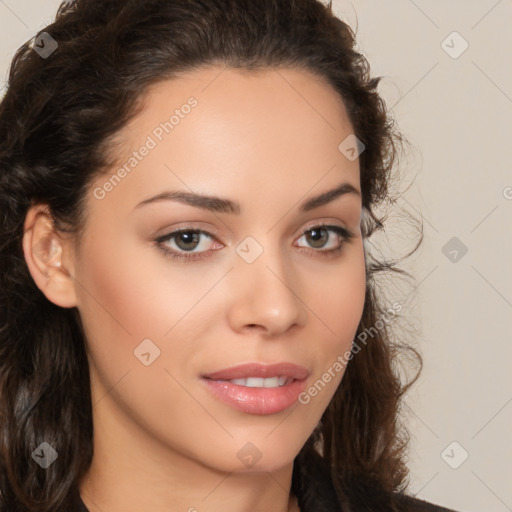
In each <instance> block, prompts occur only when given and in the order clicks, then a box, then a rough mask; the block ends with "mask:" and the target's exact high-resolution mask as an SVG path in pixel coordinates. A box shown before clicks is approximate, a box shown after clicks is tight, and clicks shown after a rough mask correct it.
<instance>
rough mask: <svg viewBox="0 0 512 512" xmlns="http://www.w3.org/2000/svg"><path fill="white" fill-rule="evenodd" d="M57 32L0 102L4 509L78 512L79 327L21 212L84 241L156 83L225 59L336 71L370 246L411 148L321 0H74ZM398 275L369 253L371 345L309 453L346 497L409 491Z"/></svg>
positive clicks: (83, 412)
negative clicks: (395, 325) (387, 295)
mask: <svg viewBox="0 0 512 512" xmlns="http://www.w3.org/2000/svg"><path fill="white" fill-rule="evenodd" d="M45 33H46V34H45V35H40V36H39V38H38V39H37V40H38V41H40V40H41V39H40V38H41V37H45V38H46V39H45V41H46V42H47V43H50V44H49V45H47V46H46V48H47V49H51V44H54V43H52V41H51V39H53V40H54V41H55V42H56V44H57V45H58V46H57V47H56V48H54V50H53V52H52V53H51V54H47V55H42V54H41V53H40V52H38V51H36V49H37V47H36V46H34V44H33V43H34V41H28V42H27V43H25V44H24V45H23V46H22V47H21V48H20V49H19V50H18V51H17V52H16V54H15V56H14V59H13V61H12V65H11V68H10V74H9V80H8V88H7V90H6V93H5V97H4V98H3V100H2V101H1V104H0V212H1V217H2V222H1V224H0V226H1V227H0V493H1V498H0V511H9V512H14V511H20V512H21V511H30V512H32V511H36V510H37V511H42V512H47V511H52V512H55V511H57V512H60V511H65V510H67V509H68V508H69V507H70V504H71V503H73V499H74V498H76V495H77V494H76V493H77V484H78V482H79V480H80V478H81V477H82V476H83V475H84V474H85V472H86V471H87V469H88V467H89V465H90V463H91V460H92V456H93V447H92V432H93V430H92V429H93V425H92V405H91V395H90V380H89V368H88V362H87V357H86V352H85V339H84V336H83V331H82V328H81V324H80V317H79V314H78V311H77V309H76V308H69V309H65V308H60V307H58V306H56V305H54V304H53V303H51V302H50V301H48V300H47V299H46V297H45V296H44V295H43V294H42V292H41V291H40V290H39V289H38V287H37V286H36V285H35V283H34V281H33V279H32V277H31V275H30V273H29V271H28V267H27V265H26V262H25V260H24V256H23V252H22V243H21V241H22V237H23V224H24V218H25V215H26V213H27V211H28V208H29V207H30V206H31V205H32V204H36V203H44V204H47V205H48V207H49V210H50V212H51V214H52V217H53V219H54V222H55V226H56V227H57V228H58V229H61V230H63V231H67V232H70V233H75V234H77V236H78V235H79V234H80V232H81V228H83V226H84V219H85V217H84V215H85V208H84V205H85V197H86V194H87V192H88V190H89V185H90V183H91V182H92V180H93V179H94V178H95V177H96V176H97V175H98V174H99V173H102V172H104V171H105V169H108V166H109V163H110V162H109V160H108V148H109V141H111V140H113V137H114V136H115V135H116V133H117V132H119V130H120V129H121V128H122V127H123V126H125V125H126V123H127V122H128V121H129V120H130V119H132V118H133V117H134V116H135V115H136V114H137V113H138V112H139V110H140V108H141V106H140V105H139V102H138V100H139V99H140V98H141V95H142V93H143V92H144V91H145V90H146V89H147V87H148V86H150V85H152V84H154V83H156V82H157V81H161V80H165V79H169V78H172V77H176V76H179V73H180V72H182V71H188V70H192V69H195V68H198V67H200V66H203V65H206V64H214V63H220V64H222V65H224V66H229V67H231V68H235V69H244V70H252V69H263V68H279V67H293V68H299V69H300V68H302V69H305V70H308V71H312V72H313V73H315V74H317V75H319V76H321V77H323V78H324V79H325V80H327V82H328V83H329V84H330V85H331V86H332V87H333V88H334V90H336V91H337V92H338V93H339V94H340V96H341V98H342V99H343V101H344V103H345V106H346V108H347V112H348V114H349V118H350V121H351V123H352V126H353V131H354V134H355V135H356V136H357V138H358V139H359V140H360V141H361V142H362V143H363V144H364V146H365V150H364V151H363V152H362V153H361V155H360V156H359V163H360V173H361V174H360V175H361V190H362V205H363V210H364V213H365V214H366V216H365V221H364V223H363V226H362V229H363V236H364V237H365V238H367V239H369V238H370V237H371V235H372V234H373V233H374V232H375V231H379V230H382V229H383V227H384V220H385V218H384V217H383V216H380V217H379V215H377V214H376V213H375V211H376V207H377V206H382V205H385V204H387V203H390V202H392V197H391V193H390V183H391V180H392V179H393V178H392V177H393V172H392V171H393V169H394V167H395V163H396V161H397V156H398V154H399V148H400V147H401V144H402V143H403V140H404V138H403V137H402V136H401V135H400V133H399V132H398V131H397V130H396V128H395V123H394V121H393V120H392V118H391V116H390V115H389V112H387V110H386V105H385V103H384V101H383V100H382V98H381V97H380V96H379V94H378V92H377V86H378V84H379V81H380V80H381V78H380V77H371V76H370V71H369V64H368V62H367V60H366V58H365V57H364V56H363V55H362V54H361V53H359V52H358V51H357V49H356V42H355V34H354V32H353V31H352V30H351V28H350V27H349V26H348V25H347V24H346V23H344V22H343V21H341V20H340V19H338V18H337V17H336V16H335V15H334V14H333V12H332V7H331V5H330V4H329V5H328V6H326V5H324V4H323V3H321V2H320V1H318V0H75V1H67V2H64V3H62V4H61V6H60V7H59V10H58V13H57V16H56V19H55V22H54V23H52V24H50V25H49V26H47V27H46V28H45ZM48 36H50V37H51V39H49V37H48ZM41 46H44V45H42V44H38V47H41ZM54 46H55V44H54ZM340 142H341V141H340ZM420 241H421V240H420ZM418 245H419V242H418V244H417V246H418ZM417 246H416V247H417ZM416 247H415V248H416ZM386 272H389V273H391V272H394V273H395V274H393V275H396V273H397V272H403V271H402V270H401V269H399V268H398V267H397V262H396V261H379V260H378V259H376V257H375V256H374V257H372V258H369V259H368V262H367V290H366V302H365V306H364V312H363V315H362V319H361V322H360V325H359V327H358V331H357V335H356V340H357V339H358V337H359V336H360V335H362V334H363V333H365V332H368V329H371V328H373V329H374V331H372V336H371V340H370V341H369V342H368V343H366V344H364V346H362V347H360V351H359V352H358V353H357V354H354V357H353V358H352V360H351V361H350V363H349V364H348V366H347V369H346V372H345V375H344V378H343V380H342V383H341V385H340V386H339V388H338V390H337V391H336V394H335V396H334V398H333V400H332V401H331V403H330V405H329V406H328V408H327V410H326V411H325V413H324V414H323V417H322V419H321V422H320V423H319V425H318V427H317V429H316V430H315V432H313V434H312V435H311V438H310V439H309V440H308V442H307V443H306V444H305V446H304V447H303V449H302V451H301V454H300V456H301V457H302V458H303V459H304V460H306V461H307V460H308V457H312V456H313V451H315V450H317V451H320V452H321V454H322V456H323V458H324V460H325V461H326V462H327V463H328V464H329V466H330V467H331V468H332V475H333V478H334V479H335V482H338V483H337V491H338V493H339V494H340V499H342V496H341V495H342V494H343V488H342V487H343V486H342V485H341V484H340V482H342V481H343V479H344V478H345V477H349V476H350V475H356V476H357V475H359V476H362V477H365V478H369V479H372V480H374V481H375V482H378V483H379V484H380V485H381V486H382V487H383V488H384V489H386V490H387V491H396V490H403V489H404V488H405V484H406V478H407V469H406V465H405V459H404V449H405V447H406V444H407V433H406V430H405V429H404V428H403V426H402V425H401V424H400V423H399V421H398V418H399V408H400V401H401V398H402V396H403V394H404V392H405V391H406V389H407V388H408V386H409V385H410V384H411V382H409V383H403V382H401V380H400V378H399V375H398V372H397V370H396V367H395V363H396V361H397V357H398V355H399V354H401V353H402V352H403V351H404V350H405V349H407V348H408V347H407V346H402V345H400V344H399V343H398V342H397V340H396V339H394V340H393V339H392V336H391V334H390V330H389V327H388V325H387V324H386V325H383V326H382V327H380V328H379V329H375V327H374V326H375V325H376V323H377V322H378V321H379V319H381V317H382V316H383V315H385V314H386V313H385V311H386V309H387V308H388V307H389V305H388V306H386V305H385V304H384V298H383V297H384V296H383V295H382V290H381V289H380V288H379V287H378V286H377V281H376V280H375V276H376V274H377V273H382V274H384V273H386ZM390 275H391V274H390ZM411 350H413V349H411ZM415 354H416V352H415ZM416 355H417V354H416ZM418 361H419V362H420V363H421V358H420V357H419V355H418ZM43 441H46V442H48V443H49V444H50V445H51V446H53V447H55V448H56V450H57V452H58V457H59V463H58V464H53V465H51V466H50V467H49V468H47V469H42V468H41V467H39V465H38V464H36V463H34V461H33V460H32V457H31V454H32V452H33V451H34V449H35V448H36V447H37V446H39V445H40V443H41V442H43ZM319 445H321V447H320V448H318V446H319Z"/></svg>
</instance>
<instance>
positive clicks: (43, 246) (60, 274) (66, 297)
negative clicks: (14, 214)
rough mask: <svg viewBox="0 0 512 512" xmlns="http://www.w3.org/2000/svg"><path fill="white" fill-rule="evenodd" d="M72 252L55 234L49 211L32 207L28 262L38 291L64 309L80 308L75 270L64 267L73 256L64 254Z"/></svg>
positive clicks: (26, 233)
mask: <svg viewBox="0 0 512 512" xmlns="http://www.w3.org/2000/svg"><path fill="white" fill-rule="evenodd" d="M69 251H70V245H69V242H68V241H67V240H65V239H64V238H62V237H61V236H60V235H59V233H58V232H57V231H56V230H55V228H54V224H53V220H52V217H51V214H50V212H49V209H48V207H47V206H46V205H36V206H32V207H31V208H30V209H29V211H28V212H27V215H26V217H25V224H24V234H23V253H24V256H25V261H26V263H27V266H28V269H29V272H30V274H31V275H32V278H33V279H34V282H35V283H36V285H37V287H38V288H39V289H40V290H41V291H42V292H43V293H44V295H45V296H46V297H47V299H48V300H49V301H51V302H53V303H54V304H56V305H57V306H61V307H64V308H70V307H75V306H76V305H77V301H76V293H75V285H74V280H73V277H72V274H71V273H70V270H72V269H68V268H65V266H64V265H63V261H64V256H71V255H70V254H65V253H66V252H69ZM68 259H69V258H68Z"/></svg>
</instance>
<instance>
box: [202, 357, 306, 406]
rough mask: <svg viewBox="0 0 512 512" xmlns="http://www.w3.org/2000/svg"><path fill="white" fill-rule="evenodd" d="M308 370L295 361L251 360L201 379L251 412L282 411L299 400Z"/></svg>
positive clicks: (217, 395)
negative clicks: (265, 362) (269, 361)
mask: <svg viewBox="0 0 512 512" xmlns="http://www.w3.org/2000/svg"><path fill="white" fill-rule="evenodd" d="M308 376H309V371H308V370H307V369H306V368H304V367H303V366H298V365H295V364H293V363H279V364H273V365H265V364H261V363H250V364H245V365H239V366H235V367H231V368H225V369H223V370H219V371H216V372H213V373H209V374H206V375H203V376H202V377H201V381H202V382H203V384H204V385H205V386H206V388H207V389H208V390H209V391H210V392H211V393H212V394H213V396H214V397H215V398H217V399H219V400H220V401H222V402H224V403H225V404H227V405H229V406H231V407H233V408H235V409H237V410H239V411H241V412H244V413H248V414H256V415H269V414H277V413H279V412H282V411H284V410H286V409H288V408H289V407H291V406H292V405H293V404H295V403H296V402H297V400H298V397H299V394H300V393H301V392H302V391H303V390H304V388H305V386H306V379H307V377H308Z"/></svg>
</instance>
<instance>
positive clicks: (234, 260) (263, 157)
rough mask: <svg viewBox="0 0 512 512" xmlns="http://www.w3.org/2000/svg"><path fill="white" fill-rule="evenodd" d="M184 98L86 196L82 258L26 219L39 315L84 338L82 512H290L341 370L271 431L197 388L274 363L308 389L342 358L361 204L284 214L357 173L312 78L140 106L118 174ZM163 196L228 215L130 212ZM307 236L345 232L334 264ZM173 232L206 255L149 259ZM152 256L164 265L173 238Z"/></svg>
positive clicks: (240, 79)
mask: <svg viewBox="0 0 512 512" xmlns="http://www.w3.org/2000/svg"><path fill="white" fill-rule="evenodd" d="M221 71H222V72H221ZM219 73H220V74H219ZM190 96H194V98H196V99H197V102H198V104H197V106H196V107H195V108H194V109H192V111H191V112H190V114H188V115H187V116H185V117H184V118H183V119H180V123H179V125H178V126H176V127H175V128H174V129H173V131H172V132H170V133H169V134H168V135H165V137H164V138H163V140H162V141H161V142H159V143H158V145H157V147H156V148H154V149H153V150H151V151H150V153H149V154H148V155H147V156H146V157H145V158H144V159H143V160H142V161H141V162H139V163H138V165H137V167H136V168H134V169H133V170H132V171H131V172H130V173H129V174H128V175H127V176H126V177H124V179H123V180H122V181H121V182H120V183H118V184H117V185H116V186H115V187H114V188H113V189H112V190H111V191H109V192H108V193H107V194H106V195H105V197H104V198H103V199H97V198H96V197H94V195H93V190H94V188H95V187H98V186H100V187H101V186H103V184H104V183H105V180H106V179H108V178H109V177H110V176H111V175H112V174H113V173H114V172H115V171H116V169H118V167H112V169H110V171H109V172H108V173H107V174H106V175H103V176H99V177H98V178H97V179H96V180H95V181H94V184H93V187H91V189H90V192H89V195H88V197H87V220H86V225H85V229H84V233H83V237H82V239H81V240H80V245H78V244H77V240H76V239H75V238H73V237H71V236H69V235H64V234H63V233H59V232H57V231H55V230H54V229H53V228H52V224H51V219H50V217H49V215H48V212H47V211H46V210H45V208H44V205H38V206H33V207H32V208H31V209H30V210H29V212H28V214H27V217H26V222H25V230H26V232H25V237H24V241H23V247H24V252H25V257H26V260H27V264H28V266H29V269H30V272H31V274H32V276H33V278H34V280H35V282H36V283H37V285H38V286H39V288H40V289H41V290H42V291H43V292H44V293H45V295H46V296H47V297H48V299H49V300H51V301H52V302H54V303H55V304H58V305H60V306H62V307H77V308H78V310H79V313H80V316H81V319H82V323H83V325H84V331H85V335H86V348H87V352H88V357H89V364H90V372H91V389H92V401H93V421H94V458H93V462H92V465H91V467H90V470H89V471H88V473H87V474H86V476H85V478H84V479H83V480H82V481H81V483H80V493H81V496H82V499H83V501H84V503H85V504H86V505H87V507H88V508H89V510H90V511H91V512H97V511H107V510H108V511H109V512H121V511H122V512H127V511H128V512H130V511H134V512H135V511H140V510H151V511H153V512H163V511H165V512H169V511H171V512H174V511H189V512H192V511H194V510H197V511H200V512H201V511H211V512H215V511H220V510H222V511H223V512H229V511H237V512H249V511H251V512H252V511H255V510H261V511H263V510H264V511H272V512H282V511H297V510H298V506H297V502H296V499H295V497H294V496H293V495H292V494H291V493H290V486H291V476H292V468H293V459H294V457H295V456H296V455H297V453H298V452H299V451H300V449H301V447H302V446H303V444H304V443H305V441H306V440H307V438H308V437H309V435H310V434H311V432H312V431H313V429H314V428H315V426H316V425H317V423H318V421H319V419H320V417H321V415H322V413H323V412H324V410H325V409H326V407H327V405H328V403H329V401H330V399H331V398H332V396H333V394H334V392H335V390H336V388H337V387H338V385H339V384H340V382H341V379H342V376H343V371H339V372H335V378H331V380H330V382H329V383H327V384H326V385H325V388H324V389H322V391H321V392H319V393H318V394H317V396H315V397H313V398H311V400H310V401H309V403H307V404H305V405H304V404H301V403H296V404H295V406H292V407H291V408H289V409H287V410H285V411H283V412H280V413H275V414H270V415H255V414H248V413H244V412H241V411H239V410H236V409H234V408H232V407H230V406H229V405H227V404H225V403H224V402H222V401H220V400H218V399H216V398H215V397H213V395H212V394H211V393H210V392H209V391H208V390H207V389H206V388H205V386H204V385H203V384H202V383H201V382H200V376H201V375H202V374H205V373H208V372H213V371H216V370H219V369H222V368H226V367H228V366H234V365H237V364H240V363H247V362H257V361H259V362H262V363H274V362H283V361H290V362H293V363H296V364H299V365H302V366H305V367H306V368H307V369H308V370H309V371H310V375H309V377H308V386H307V387H309V386H310V385H311V384H312V383H314V382H315V381H317V380H318V379H320V378H321V376H322V374H323V373H324V372H326V371H327V369H328V368H331V367H332V366H333V363H334V362H335V361H336V359H337V357H338V356H339V355H341V354H343V353H344V352H345V351H347V350H350V348H351V345H352V340H353V338H354V336H355V333H356V329H357V326H358V323H359V320H360V318H361V315H362V311H363V305H364V291H365V271H364V252H363V243H362V237H361V231H360V222H361V197H360V195H358V194H355V193H354V194H345V195H342V196H340V197H338V198H337V199H335V200H333V201H332V202H330V203H328V204H326V205H323V206H321V207H319V208H316V209H313V210H310V211H308V212H302V213H300V212H299V205H300V204H301V203H302V202H303V201H305V200H307V199H308V198H311V197H314V196H317V195H319V194H321V193H322V192H326V191H328V190H331V189H333V188H336V187H337V186H339V185H340V184H341V183H343V182H347V183H350V184H351V185H352V186H353V187H354V188H356V190H357V191H359V193H360V176H359V161H358V160H357V159H356V160H354V161H350V160H349V159H347V158H345V156H344V155H343V154H342V153H341V152H340V151H339V150H338V145H339V144H340V143H341V141H343V140H344V139H345V138H346V137H347V136H348V135H349V134H351V133H352V132H353V129H352V127H351V125H350V122H349V120H348V116H347V113H346V110H345V107H344V104H343V102H342V100H341V99H340V97H339V96H338V94H337V93H336V91H334V90H333V89H332V88H331V87H330V86H329V85H328V84H327V83H326V82H324V81H323V79H322V78H320V77H318V76H315V75H313V74H310V73H308V72H306V71H303V70H297V69H281V70H279V71H276V70H271V69H265V70H262V71H259V72H257V73H248V72H241V71H239V70H233V69H224V68H222V67H218V66H210V67H204V68H201V69H199V70H195V71H193V72H189V73H187V74H184V75H183V76H182V77H180V78H178V79H174V80H172V81H164V82H160V83H159V84H156V85H154V86H152V87H151V88H150V90H148V91H147V93H146V95H145V96H144V98H145V103H144V108H143V111H142V113H141V114H140V115H138V116H137V117H136V118H134V119H133V120H132V121H131V122H130V124H129V125H128V126H127V127H125V129H123V130H122V132H120V133H119V137H118V141H119V145H118V146H115V151H116V155H117V157H118V161H119V162H120V163H121V164H122V163H123V162H126V160H127V158H128V157H129V156H130V155H131V154H132V152H133V151H134V150H136V149H137V148H140V146H141V145H142V144H144V142H145V140H146V137H147V136H148V135H150V134H151V133H152V131H153V130H154V129H155V127H156V126H157V125H159V123H161V122H162V121H164V120H167V119H168V118H169V115H170V114H171V113H172V112H173V111H174V110H175V109H176V108H179V107H180V106H181V105H183V104H184V103H186V101H187V99H188V98H189V97H190ZM166 190H185V191H189V192H190V191H193V192H195V193H200V194H207V195H214V196H219V197H222V198H227V199H230V200H232V201H236V202H238V203H239V204H240V207H241V212H240V215H234V214H230V213H220V212H216V213H213V212H210V211H207V210H203V209H200V208H197V207H193V206H190V205H185V204H183V203H179V202H176V201H159V202H154V203H151V204H149V205H146V206H144V207H140V208H136V205H137V204H138V203H140V202H141V201H143V200H145V199H147V198H149V197H152V196H154V195H156V194H159V193H161V192H163V191H166ZM323 222H326V223H328V224H329V225H336V226H340V227H345V228H346V229H348V230H349V231H350V232H352V234H353V237H352V238H351V239H350V240H348V241H346V242H345V243H344V246H343V249H342V251H341V253H339V254H337V255H335V256H333V257H329V256H325V253H324V254H322V251H325V250H326V249H330V248H336V247H338V246H339V244H340V241H341V240H342V237H340V236H338V235H337V234H336V233H335V232H334V231H330V230H329V231H327V232H326V233H325V236H326V237H327V236H328V237H329V238H328V240H326V241H325V242H324V247H322V245H321V243H319V242H317V244H316V245H315V240H314V239H312V238H311V236H310V235H311V232H309V231H307V230H308V229H310V228H312V227H315V226H318V225H319V224H321V223H323ZM183 227H188V228H190V229H203V230H204V231H207V232H208V233H210V234H212V238H208V237H205V236H203V238H201V242H200V244H199V245H198V246H197V247H196V248H193V249H192V251H193V252H195V253H196V254H197V253H198V252H201V251H207V252H209V255H208V256H207V257H205V258H204V259H200V260H197V261H188V262H187V261H186V260H174V259H172V258H171V257H170V256H168V255H166V254H164V252H163V250H161V249H160V248H158V247H157V246H155V245H154V244H153V243H152V242H153V241H154V240H155V239H156V238H157V237H159V236H162V235H166V234H169V233H171V232H172V231H173V230H176V229H177V228H183ZM308 234H309V235H308ZM248 236H251V237H253V238H254V239H255V240H256V241H257V243H258V244H259V245H260V246H261V247H262V248H263V253H262V254H261V255H260V256H259V257H258V258H257V259H256V260H255V261H254V262H252V263H247V262H246V261H244V259H242V258H241V257H240V256H239V254H238V253H237V252H236V247H237V246H238V245H239V244H240V243H241V242H242V241H243V240H244V239H245V238H246V237H248ZM166 243H167V247H169V248H171V249H174V250H176V251H180V246H177V241H176V239H174V243H173V241H171V240H169V241H167V242H166ZM41 247H47V248H48V247H49V248H51V254H50V255H49V257H46V258H42V257H41ZM181 247H184V246H183V244H182V245H181ZM308 247H309V248H310V249H311V253H310V254H306V253H304V251H303V248H308ZM210 249H211V251H210ZM251 250H252V249H251ZM38 251H39V252H38ZM181 252H182V253H185V254H190V252H189V253H187V252H186V251H184V250H183V249H181ZM147 338H149V339H150V340H152V343H154V344H155V345H156V346H158V348H159V350H160V356H159V357H157V358H156V359H154V361H153V362H152V363H151V364H150V365H149V366H145V365H144V364H142V363H141V362H140V360H139V359H138V358H137V357H135V356H134V350H135V349H136V348H137V347H138V346H139V344H140V343H141V342H142V340H144V339H147ZM248 442H250V443H252V444H253V445H254V446H255V447H256V448H257V452H256V451H255V449H254V448H252V450H254V453H255V454H256V453H259V454H261V458H260V459H259V460H258V462H257V463H256V464H254V465H253V466H252V467H248V466H247V465H245V464H244V463H243V461H241V460H240V459H239V457H237V453H238V452H239V450H240V449H241V448H242V447H244V446H245V445H246V443H248Z"/></svg>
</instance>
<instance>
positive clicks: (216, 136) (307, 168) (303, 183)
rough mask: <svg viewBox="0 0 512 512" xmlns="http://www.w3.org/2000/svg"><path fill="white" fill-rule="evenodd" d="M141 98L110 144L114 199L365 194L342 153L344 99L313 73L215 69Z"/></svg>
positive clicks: (346, 127)
mask: <svg viewBox="0 0 512 512" xmlns="http://www.w3.org/2000/svg"><path fill="white" fill-rule="evenodd" d="M141 100H142V105H141V107H142V108H141V110H140V112H139V114H138V115H137V116H136V117H135V118H133V119H132V120H131V122H130V123H129V124H128V125H127V126H126V127H125V128H124V129H123V130H121V131H120V132H119V133H118V134H117V136H116V139H117V143H118V145H115V146H113V147H115V148H116V159H117V163H116V165H115V166H114V167H113V168H112V169H110V170H109V172H110V175H112V174H116V173H117V174H121V175H122V179H121V180H117V179H116V180H114V181H116V183H115V184H113V186H112V187H108V188H110V190H109V197H110V198H112V199H113V198H114V197H115V196H119V194H121V192H120V191H121V190H122V194H123V195H124V199H125V200H126V202H127V203H131V204H134V203H136V202H139V201H140V200H143V199H144V198H145V197H147V196H148V195H150V194H156V193H158V192H161V191H162V189H164V188H168V189H176V188H177V187H179V188H181V189H189V190H193V191H194V192H199V193H201V192H210V191H212V190H214V191H218V192H219V193H222V195H224V196H229V195H230V191H233V194H231V195H235V196H239V195H240V190H242V188H243V189H245V190H249V191H250V192H252V193H253V194H255V193H257V194H259V195H260V196H261V195H263V196H266V197H269V198H270V197H271V195H272V193H276V191H275V189H276V188H277V189H279V190H280V194H281V195H282V194H283V192H284V193H287V192H288V193H290V194H291V195H293V196H297V199H299V198H300V197H301V196H302V195H303V194H304V193H305V192H306V191H307V190H310V189H312V187H314V185H315V183H319V185H318V186H319V189H317V190H316V191H322V190H325V189H327V188H329V187H330V186H331V185H336V184H339V183H340V182H341V181H347V182H349V183H352V184H353V185H354V187H356V188H359V164H358V161H357V160H356V161H349V160H348V159H347V158H345V156H343V155H342V153H341V152H340V150H339V148H338V147H339V145H340V143H341V142H342V141H343V140H344V139H345V138H346V137H347V136H348V135H350V134H351V133H352V126H351V123H350V121H349V118H348V115H347V112H346V109H345V106H344V104H343V101H342V99H341V97H340V96H339V94H338V93H337V92H336V91H335V90H334V89H333V88H331V87H330V86H329V85H328V84H327V83H326V82H325V81H324V79H323V78H321V77H319V76H317V75H314V74H312V73H310V72H307V71H304V70H299V69H289V68H281V69H262V70H258V71H256V72H255V71H250V72H249V71H241V70H235V69H231V68H224V67H219V66H209V67H204V68H200V69H197V70H194V71H189V72H187V73H184V74H183V75H181V76H180V77H179V78H173V79H170V80H165V81H161V82H159V83H156V84H154V85H152V86H151V87H150V88H149V89H148V90H147V91H145V93H144V95H143V96H142V97H141ZM122 169H124V170H122ZM108 176H109V174H108V173H107V174H106V175H104V176H102V177H100V178H99V180H98V181H97V183H96V185H97V184H98V183H99V184H100V185H102V184H104V183H105V179H106V178H108ZM324 179H325V180H326V181H325V183H324V184H322V183H320V181H322V180H324Z"/></svg>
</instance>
